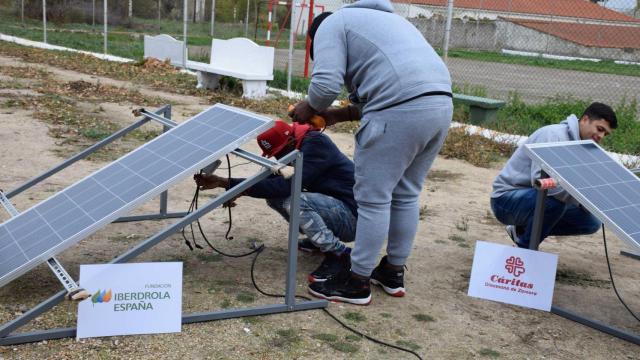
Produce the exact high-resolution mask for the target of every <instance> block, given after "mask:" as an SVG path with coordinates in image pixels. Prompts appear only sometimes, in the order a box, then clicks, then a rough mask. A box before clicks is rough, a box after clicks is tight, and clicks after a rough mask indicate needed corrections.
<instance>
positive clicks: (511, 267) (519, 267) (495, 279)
mask: <svg viewBox="0 0 640 360" xmlns="http://www.w3.org/2000/svg"><path fill="white" fill-rule="evenodd" d="M504 268H505V270H507V272H508V273H509V274H511V275H513V277H509V276H502V275H498V274H495V275H491V276H490V277H489V281H487V282H485V284H484V285H485V286H487V287H492V288H496V289H502V290H509V291H515V292H518V293H524V294H529V295H534V296H535V295H537V293H536V292H534V291H532V289H533V287H534V286H533V284H532V283H528V282H525V281H521V280H520V279H516V278H517V277H519V276H520V275H522V274H524V273H525V272H526V269H525V266H524V261H522V259H521V258H519V257H517V256H510V257H508V258H507V259H506V260H505V262H504Z"/></svg>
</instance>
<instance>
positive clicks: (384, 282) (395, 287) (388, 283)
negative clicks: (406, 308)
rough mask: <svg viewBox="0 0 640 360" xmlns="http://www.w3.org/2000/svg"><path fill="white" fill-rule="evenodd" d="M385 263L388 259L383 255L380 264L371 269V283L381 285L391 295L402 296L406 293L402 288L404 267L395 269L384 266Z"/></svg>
mask: <svg viewBox="0 0 640 360" xmlns="http://www.w3.org/2000/svg"><path fill="white" fill-rule="evenodd" d="M386 264H388V261H387V257H386V256H385V257H383V258H382V260H380V264H378V266H377V267H376V268H375V269H373V272H372V273H371V283H372V284H373V285H380V286H382V289H383V290H384V291H385V292H386V293H387V294H389V295H391V296H395V297H403V296H404V294H405V293H406V291H405V290H404V269H402V270H400V271H396V270H393V269H390V268H388V267H386V266H385V265H386Z"/></svg>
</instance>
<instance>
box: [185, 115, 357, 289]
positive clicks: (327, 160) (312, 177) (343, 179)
mask: <svg viewBox="0 0 640 360" xmlns="http://www.w3.org/2000/svg"><path fill="white" fill-rule="evenodd" d="M257 141H258V145H259V146H260V148H261V149H262V151H263V154H262V156H267V157H271V156H273V157H275V158H277V159H279V158H281V157H283V156H285V155H287V154H288V153H290V152H291V151H293V150H294V149H298V150H300V151H301V152H302V154H303V155H304V156H303V164H302V190H303V192H302V195H301V196H300V231H301V232H302V233H304V234H305V235H306V236H307V238H308V239H309V240H311V242H312V243H313V245H315V246H316V247H317V248H318V249H320V251H322V252H323V253H324V255H325V258H324V260H323V262H322V264H320V266H319V267H318V268H317V269H316V270H315V271H313V272H312V273H311V274H310V275H309V281H310V282H322V281H325V280H327V277H328V276H329V275H331V274H335V273H336V272H337V271H340V270H345V269H346V270H348V269H349V267H350V253H351V249H350V248H349V247H347V246H346V245H345V244H344V243H345V242H351V241H353V240H354V238H355V233H356V214H357V206H356V201H355V199H354V197H353V185H354V183H355V181H354V167H353V162H352V161H351V160H349V158H347V157H346V156H345V155H344V154H343V153H341V152H340V150H338V147H337V146H336V145H335V144H334V143H333V141H331V139H330V138H329V137H328V136H327V135H325V134H323V133H321V132H319V131H316V130H314V129H313V128H312V127H311V126H310V125H300V124H296V123H293V125H289V124H287V123H285V122H283V121H281V120H277V121H276V123H275V126H274V127H273V128H271V129H269V130H267V131H265V132H264V133H262V134H260V135H259V136H258V138H257ZM195 180H196V183H197V184H198V186H199V187H200V189H202V190H204V189H213V188H217V187H222V188H225V189H229V188H232V187H234V186H236V185H237V184H239V183H240V182H242V181H243V180H244V179H239V178H232V179H226V178H222V177H219V176H216V175H196V176H195ZM243 195H248V196H251V197H254V198H262V199H266V200H267V204H268V205H269V206H270V207H271V208H273V209H274V210H276V211H277V212H278V213H280V214H281V215H282V216H283V217H284V218H285V219H287V220H288V219H289V208H290V206H289V205H290V202H291V179H285V178H284V177H282V176H276V175H272V176H270V177H268V178H266V179H264V180H262V181H260V182H258V183H257V184H255V185H253V186H252V187H251V188H249V189H248V190H246V191H245V192H244V193H243Z"/></svg>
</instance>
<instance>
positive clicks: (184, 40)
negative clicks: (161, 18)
mask: <svg viewBox="0 0 640 360" xmlns="http://www.w3.org/2000/svg"><path fill="white" fill-rule="evenodd" d="M182 1H183V2H182V8H183V9H182V67H183V68H185V69H186V68H187V0H182Z"/></svg>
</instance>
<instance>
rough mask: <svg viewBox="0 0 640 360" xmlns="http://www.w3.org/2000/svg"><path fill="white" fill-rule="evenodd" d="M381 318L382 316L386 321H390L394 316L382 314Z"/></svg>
mask: <svg viewBox="0 0 640 360" xmlns="http://www.w3.org/2000/svg"><path fill="white" fill-rule="evenodd" d="M380 316H382V317H383V318H385V319H390V318H392V317H393V315H391V314H389V313H380Z"/></svg>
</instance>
